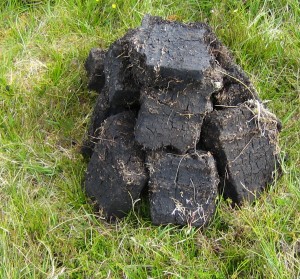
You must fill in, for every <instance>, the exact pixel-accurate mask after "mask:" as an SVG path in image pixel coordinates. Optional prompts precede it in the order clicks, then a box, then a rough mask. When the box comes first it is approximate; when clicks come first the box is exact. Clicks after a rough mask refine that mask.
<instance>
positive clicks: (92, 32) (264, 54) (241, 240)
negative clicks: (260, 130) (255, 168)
mask: <svg viewBox="0 0 300 279" xmlns="http://www.w3.org/2000/svg"><path fill="white" fill-rule="evenodd" d="M113 3H115V4H116V5H117V8H116V9H113V8H112V6H111V5H112V4H113ZM145 13H150V14H153V15H159V16H162V17H164V18H168V17H173V18H174V17H176V18H177V19H178V20H181V21H183V22H188V21H205V22H208V23H209V24H210V25H211V26H212V27H213V29H214V30H215V32H216V33H217V35H218V36H219V37H220V39H221V40H222V41H223V42H224V44H225V45H227V46H228V47H229V48H230V49H231V50H232V52H233V54H234V56H235V57H236V60H237V62H238V63H239V64H240V65H241V66H242V67H243V68H244V69H245V71H246V72H247V73H248V75H249V76H250V77H251V80H252V81H253V83H254V84H255V86H256V88H257V90H258V91H259V93H260V96H261V98H262V99H264V100H270V102H269V107H270V108H271V110H272V111H273V112H275V113H276V114H277V116H278V117H279V118H280V119H281V120H282V122H283V131H282V133H281V138H280V146H281V148H282V160H283V158H284V157H285V156H286V155H287V156H288V160H287V161H284V162H283V171H284V176H283V177H282V178H281V179H279V180H278V181H277V182H276V183H275V184H274V185H272V186H271V189H270V191H269V192H268V193H265V194H264V195H263V196H262V197H261V198H260V199H259V200H258V201H257V202H256V204H255V205H245V206H244V207H243V208H241V209H240V210H233V209H231V208H230V206H228V205H227V203H226V202H225V201H221V202H220V205H219V207H218V211H217V213H216V215H215V218H214V220H213V221H212V222H211V224H210V225H209V226H208V227H207V228H206V229H205V230H203V231H200V230H196V229H190V228H176V227H173V226H166V227H154V226H152V225H151V223H150V221H149V218H148V217H149V216H148V214H147V211H146V210H144V208H143V207H139V206H137V207H136V208H135V211H133V212H132V213H131V214H130V215H129V216H128V217H127V218H126V219H124V220H122V221H120V222H118V223H117V224H114V225H108V224H106V223H105V222H103V221H102V220H101V219H99V218H98V217H97V216H96V215H95V214H94V212H93V209H92V207H91V206H90V205H89V204H88V202H87V199H86V197H85V195H84V193H83V191H82V182H83V177H84V171H85V168H86V163H85V162H84V161H83V159H82V158H81V156H80V155H79V146H80V143H81V142H82V139H83V137H84V134H85V131H86V127H87V125H88V122H89V117H90V115H91V111H92V109H93V104H94V102H95V97H96V96H95V94H93V93H90V92H88V91H87V88H86V85H87V79H86V76H85V71H84V67H83V64H84V61H85V58H86V57H87V54H88V52H89V50H90V48H92V47H97V46H100V47H108V46H109V44H110V43H112V42H113V41H114V40H115V39H116V38H118V37H119V36H121V35H122V34H124V33H125V32H126V31H127V30H128V28H132V27H135V26H138V25H139V24H140V22H141V18H142V17H143V15H144V14H145ZM299 53H300V7H299V2H298V1H297V0H278V1H269V0H265V1H260V0H253V1H238V0H231V1H230V0H224V1H221V0H219V1H206V0H204V1H202V0H201V1H200V0H189V1H179V0H173V1H172V0H166V1H162V0H153V1H150V0H143V1H141V0H140V1H138V0H136V1H134V0H124V1H121V0H117V1H108V0H102V1H101V0H100V1H98V2H97V1H96V0H86V1H84V0H69V1H67V0H44V1H43V0H27V1H26V0H6V1H1V4H0V61H1V63H0V203H1V205H0V278H9V279H10V278H297V277H298V278H299V277H300V270H299V267H300V255H299V253H300V252H299V249H300V213H299V212H300V156H299V155H300V152H299V150H300V133H299V130H300V120H299V119H300V111H299V110H300V58H299V57H300V56H299Z"/></svg>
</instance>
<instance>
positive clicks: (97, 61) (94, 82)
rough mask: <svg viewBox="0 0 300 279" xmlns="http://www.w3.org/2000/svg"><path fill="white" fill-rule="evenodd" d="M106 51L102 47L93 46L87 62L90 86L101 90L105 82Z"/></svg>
mask: <svg viewBox="0 0 300 279" xmlns="http://www.w3.org/2000/svg"><path fill="white" fill-rule="evenodd" d="M105 56H106V51H104V50H102V49H100V48H92V49H91V51H90V53H89V56H88V58H87V60H86V62H85V69H86V72H87V75H88V78H89V82H88V88H89V89H90V90H94V91H96V92H101V90H102V88H103V87H104V84H105V75H104V59H105Z"/></svg>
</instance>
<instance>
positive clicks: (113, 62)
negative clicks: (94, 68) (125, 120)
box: [104, 30, 139, 108]
mask: <svg viewBox="0 0 300 279" xmlns="http://www.w3.org/2000/svg"><path fill="white" fill-rule="evenodd" d="M134 32H135V31H134V30H132V31H129V32H128V33H127V34H126V35H125V36H124V37H122V38H120V39H119V40H117V41H116V42H115V43H113V44H112V45H111V46H110V48H109V49H108V51H107V54H106V58H105V62H104V73H105V78H106V87H107V88H108V98H109V102H110V104H111V106H112V107H129V108H130V107H131V106H134V105H135V104H137V103H138V102H139V85H138V84H137V83H136V82H135V80H134V78H133V76H132V71H131V66H130V61H129V53H128V41H129V40H130V39H132V36H133V34H134Z"/></svg>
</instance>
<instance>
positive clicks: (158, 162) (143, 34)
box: [82, 15, 280, 227]
mask: <svg viewBox="0 0 300 279" xmlns="http://www.w3.org/2000/svg"><path fill="white" fill-rule="evenodd" d="M85 66H86V70H87V73H88V77H89V84H88V88H89V89H91V90H95V91H97V92H98V93H99V96H98V99H97V101H96V105H95V108H94V111H93V115H92V118H91V123H90V127H89V129H88V132H87V136H86V138H85V140H84V142H83V146H82V154H83V155H84V156H85V157H86V158H88V160H89V163H88V167H87V173H86V179H85V189H86V192H87V194H88V195H89V196H90V197H92V198H94V199H95V201H96V202H97V204H98V206H99V209H100V210H101V212H102V213H103V216H105V217H106V219H108V220H111V219H115V218H121V217H123V216H125V215H126V214H127V213H128V212H129V211H130V210H131V209H132V207H133V205H134V204H135V202H136V200H138V199H139V198H140V195H141V193H142V191H143V192H145V189H146V191H148V193H149V195H147V198H149V202H150V203H149V204H150V214H151V219H152V222H153V224H155V225H160V224H169V223H172V224H176V225H191V226H197V227H201V226H204V225H205V224H207V223H208V221H209V220H210V219H211V218H212V216H213V214H214V212H215V208H216V200H217V197H218V195H224V197H225V198H230V199H231V200H232V201H233V203H234V204H239V205H241V204H242V203H243V202H245V201H248V202H252V201H254V200H255V198H257V197H259V195H260V194H261V193H262V191H264V190H265V189H266V187H267V186H268V184H270V183H272V181H273V178H274V172H275V171H276V169H277V168H278V164H277V161H278V160H277V154H278V144H277V139H278V132H279V127H280V123H279V121H278V119H277V118H276V116H275V115H274V114H272V113H271V112H269V111H268V110H267V109H266V108H265V107H264V105H263V103H262V101H261V100H260V99H259V97H258V94H257V92H256V91H255V89H254V87H253V85H252V84H251V82H250V80H249V78H248V77H247V75H246V74H245V73H244V72H243V70H242V69H241V68H240V67H239V66H238V65H236V64H235V62H234V60H233V58H232V56H231V54H230V52H229V51H228V49H227V48H226V47H225V46H224V45H222V43H221V42H220V41H219V40H218V38H217V37H216V36H215V34H214V33H213V32H212V30H211V28H210V27H209V26H208V25H206V24H204V23H190V24H182V23H179V22H170V21H166V20H163V19H161V18H159V17H152V16H149V15H147V16H145V17H144V19H143V22H142V25H141V26H140V27H139V28H136V29H133V30H129V31H128V32H127V33H126V34H125V36H124V37H122V38H120V39H119V40H117V41H116V42H114V43H113V44H112V45H111V46H110V48H109V49H108V50H107V51H104V50H102V49H92V50H91V51H90V54H89V56H88V58H87V61H86V64H85Z"/></svg>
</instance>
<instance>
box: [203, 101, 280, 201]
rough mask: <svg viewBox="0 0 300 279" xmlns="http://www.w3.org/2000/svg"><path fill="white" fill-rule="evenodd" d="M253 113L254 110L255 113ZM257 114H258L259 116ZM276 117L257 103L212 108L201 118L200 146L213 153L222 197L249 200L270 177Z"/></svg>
mask: <svg viewBox="0 0 300 279" xmlns="http://www.w3.org/2000/svg"><path fill="white" fill-rule="evenodd" d="M259 110H260V116H259V115H258V114H255V111H257V113H259ZM259 117H260V118H259ZM277 125H278V124H277V119H276V118H275V117H274V115H272V114H271V113H270V112H268V111H267V110H265V109H264V108H263V106H262V104H260V103H258V102H257V103H255V102H250V103H244V104H243V105H242V106H240V107H236V108H229V109H226V110H221V111H217V110H215V111H213V112H212V113H210V114H209V115H207V117H206V118H205V120H204V123H203V129H202V138H201V139H202V142H201V144H202V145H201V146H202V147H204V148H205V149H206V150H209V151H210V152H211V153H212V154H213V156H214V157H215V159H216V161H217V165H218V170H219V174H220V178H221V183H220V190H221V192H224V196H225V197H229V198H230V199H232V200H233V202H235V203H238V204H241V203H242V202H243V201H244V200H248V201H253V200H254V199H255V198H257V197H258V196H259V194H260V193H261V192H262V191H263V190H264V189H265V188H266V186H267V185H268V183H270V182H272V180H273V172H274V171H275V164H276V161H277V156H276V154H277V140H276V139H277V133H278V130H277Z"/></svg>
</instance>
